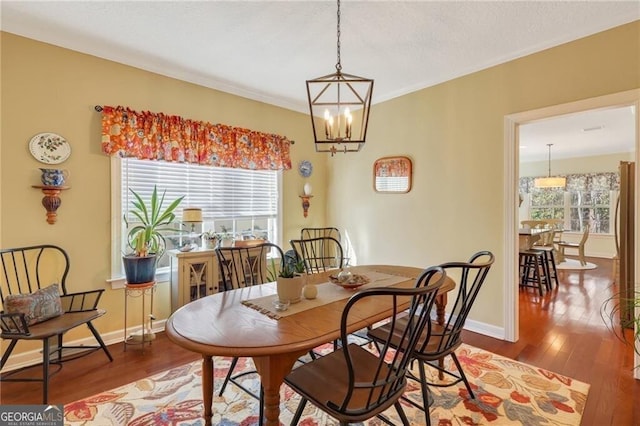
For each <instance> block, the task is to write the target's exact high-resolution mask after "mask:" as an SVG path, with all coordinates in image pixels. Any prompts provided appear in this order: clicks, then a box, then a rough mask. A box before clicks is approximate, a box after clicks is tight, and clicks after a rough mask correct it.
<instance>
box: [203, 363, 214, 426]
mask: <svg viewBox="0 0 640 426" xmlns="http://www.w3.org/2000/svg"><path fill="white" fill-rule="evenodd" d="M202 402H203V404H204V424H205V425H207V426H211V417H212V416H213V412H212V411H211V406H212V405H213V357H211V356H208V355H202Z"/></svg>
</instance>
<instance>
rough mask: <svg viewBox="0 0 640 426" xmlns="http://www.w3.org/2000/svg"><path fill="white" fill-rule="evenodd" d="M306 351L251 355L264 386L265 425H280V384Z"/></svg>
mask: <svg viewBox="0 0 640 426" xmlns="http://www.w3.org/2000/svg"><path fill="white" fill-rule="evenodd" d="M305 353H307V351H299V352H295V353H286V354H277V355H269V356H259V357H253V363H254V364H255V366H256V370H257V371H258V374H260V381H261V383H262V387H263V388H264V416H265V419H266V421H265V425H266V426H279V425H280V385H282V383H283V382H284V378H285V376H286V375H287V374H289V372H291V369H292V368H293V364H294V363H295V362H296V360H297V359H298V358H299V357H300V356H302V355H304V354H305Z"/></svg>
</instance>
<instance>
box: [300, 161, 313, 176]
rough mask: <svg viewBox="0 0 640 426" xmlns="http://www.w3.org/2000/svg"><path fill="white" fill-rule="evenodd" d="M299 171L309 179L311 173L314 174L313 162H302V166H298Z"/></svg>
mask: <svg viewBox="0 0 640 426" xmlns="http://www.w3.org/2000/svg"><path fill="white" fill-rule="evenodd" d="M298 171H299V172H300V174H301V175H302V177H306V178H308V177H309V176H311V172H313V165H312V164H311V161H309V160H303V161H301V162H300V164H299V165H298Z"/></svg>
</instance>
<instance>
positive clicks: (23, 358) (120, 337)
mask: <svg viewBox="0 0 640 426" xmlns="http://www.w3.org/2000/svg"><path fill="white" fill-rule="evenodd" d="M166 321H167V320H166V319H163V320H155V321H153V328H152V331H153V332H154V333H158V332H161V331H164V323H165V322H166ZM98 331H99V330H98ZM127 331H128V333H127V336H128V335H130V334H133V333H139V332H141V331H142V327H141V326H137V327H129V328H128V329H127ZM101 336H102V340H103V341H104V344H105V345H107V346H109V345H113V344H115V343H121V342H123V341H124V337H125V333H124V330H116V331H111V332H109V333H106V334H101ZM6 343H7V342H5V341H3V344H2V346H4V347H6ZM64 344H65V345H69V346H94V345H97V342H96V340H95V339H94V338H93V335H92V334H90V335H89V336H87V337H85V338H82V339H78V340H75V341H69V342H66V341H65V342H64ZM19 347H20V342H18V344H17V345H16V349H18V348H19ZM110 349H111V350H112V349H113V348H110ZM14 350H15V349H14ZM81 351H82V349H77V350H76V352H81ZM68 353H70V352H68ZM41 363H42V349H36V350H32V351H27V352H22V353H19V354H16V355H12V356H11V357H9V360H7V364H6V365H5V366H4V368H3V369H2V373H6V372H9V371H12V370H16V369H18V368H24V367H29V366H31V365H36V364H41Z"/></svg>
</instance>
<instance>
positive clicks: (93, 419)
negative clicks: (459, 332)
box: [64, 345, 589, 426]
mask: <svg viewBox="0 0 640 426" xmlns="http://www.w3.org/2000/svg"><path fill="white" fill-rule="evenodd" d="M325 350H329V349H328V347H327V348H326V349H325ZM457 355H458V359H459V360H460V362H461V364H462V366H463V369H464V370H465V372H466V374H467V378H468V379H469V381H470V382H471V383H472V385H471V386H472V389H473V391H474V393H475V394H476V399H471V398H470V397H469V394H468V391H467V389H466V388H465V387H464V384H462V383H459V384H456V385H453V386H449V387H433V386H432V387H431V389H432V394H433V399H434V401H433V404H432V406H431V410H430V414H431V424H432V425H439V426H449V425H451V426H453V425H527V426H529V425H531V426H538V425H579V424H580V419H581V417H582V412H583V410H584V405H585V402H586V399H587V393H588V391H589V385H588V384H585V383H582V382H578V381H577V380H573V379H571V378H570V377H565V376H561V375H559V374H556V373H553V372H551V371H547V370H544V369H541V368H537V367H534V366H531V365H527V364H524V363H521V362H518V361H514V360H512V359H508V358H504V357H501V356H499V355H496V354H492V353H490V352H487V351H484V350H481V349H478V348H475V347H472V346H469V345H462V346H461V347H460V348H459V349H458V351H457ZM230 361H231V359H230V358H222V357H216V358H214V370H215V378H214V385H215V395H214V399H213V419H212V424H214V425H221V426H250V425H257V424H258V401H257V400H256V399H254V398H252V397H251V396H249V395H247V394H246V393H245V392H243V391H242V390H240V389H239V388H238V387H236V386H235V385H233V384H229V385H228V386H227V389H226V390H225V392H224V394H223V396H221V397H219V396H218V395H217V392H218V389H219V388H220V386H221V384H222V380H223V379H224V377H225V375H226V372H227V369H228V368H229V363H230ZM445 366H447V368H449V369H451V370H452V371H455V365H454V364H453V362H452V361H450V357H447V361H446V362H445ZM416 368H417V363H416ZM243 369H244V370H250V369H253V364H252V362H251V360H250V359H245V358H240V360H239V362H238V365H237V367H236V370H235V371H236V372H240V371H242V370H243ZM429 370H430V371H428V372H427V379H428V380H430V381H434V382H438V373H437V371H436V370H435V369H433V370H431V369H429ZM245 378H246V379H245V382H244V385H245V386H248V387H253V389H255V390H256V391H257V390H258V389H259V383H260V382H259V378H258V376H257V375H247V376H245ZM445 380H446V379H445ZM201 384H202V370H201V363H200V362H194V363H190V364H186V365H182V366H180V367H176V368H173V369H171V370H168V371H165V372H163V373H160V374H157V375H155V376H152V377H148V378H145V379H142V380H138V381H137V382H134V383H130V384H128V385H125V386H122V387H120V388H117V389H113V390H110V391H107V392H103V393H101V394H98V395H94V396H92V397H89V398H86V399H83V400H80V401H76V402H73V403H71V404H68V405H66V406H65V407H64V412H65V422H64V424H65V425H91V426H94V425H96V426H114V425H135V426H152V425H153V426H159V425H176V426H177V425H180V426H186V425H189V426H196V425H204V421H203V419H202V417H201V416H202V413H203V405H202V386H201ZM327 385H328V386H330V385H331V384H330V383H328V384H327ZM405 396H406V397H407V398H409V399H410V400H414V401H416V402H418V403H420V404H421V403H422V396H421V393H420V386H419V384H418V383H417V382H414V381H412V380H409V381H408V386H407V390H406V392H405ZM280 400H281V406H280V422H281V423H282V424H284V425H288V424H289V423H290V421H291V418H292V417H293V413H294V412H295V410H296V408H297V406H298V401H299V397H298V396H297V394H295V393H294V392H293V391H292V390H291V389H289V388H288V387H287V386H286V385H285V386H282V388H281V390H280ZM403 408H404V411H405V413H406V414H407V417H408V418H409V420H410V422H411V424H414V425H424V424H425V418H424V413H423V412H422V411H420V410H418V409H416V408H414V407H413V406H412V405H411V404H409V403H407V402H406V401H403ZM384 414H385V416H386V417H387V418H388V419H389V420H390V421H391V422H392V423H394V424H401V422H400V420H399V418H398V416H397V413H396V411H395V409H394V408H391V409H389V410H387V411H386V412H385V413H384ZM299 424H300V425H304V426H316V425H317V426H320V425H323V426H324V425H337V424H338V422H337V421H335V420H334V419H332V418H330V417H328V416H327V415H326V414H324V413H323V412H322V411H320V410H318V409H317V408H315V407H314V406H313V405H312V404H311V403H309V404H307V407H306V408H305V412H304V414H303V416H302V419H301V421H300V423H299ZM358 424H359V425H362V424H364V425H368V426H378V425H382V424H384V423H383V422H382V420H380V419H372V420H369V421H367V422H365V423H358Z"/></svg>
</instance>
